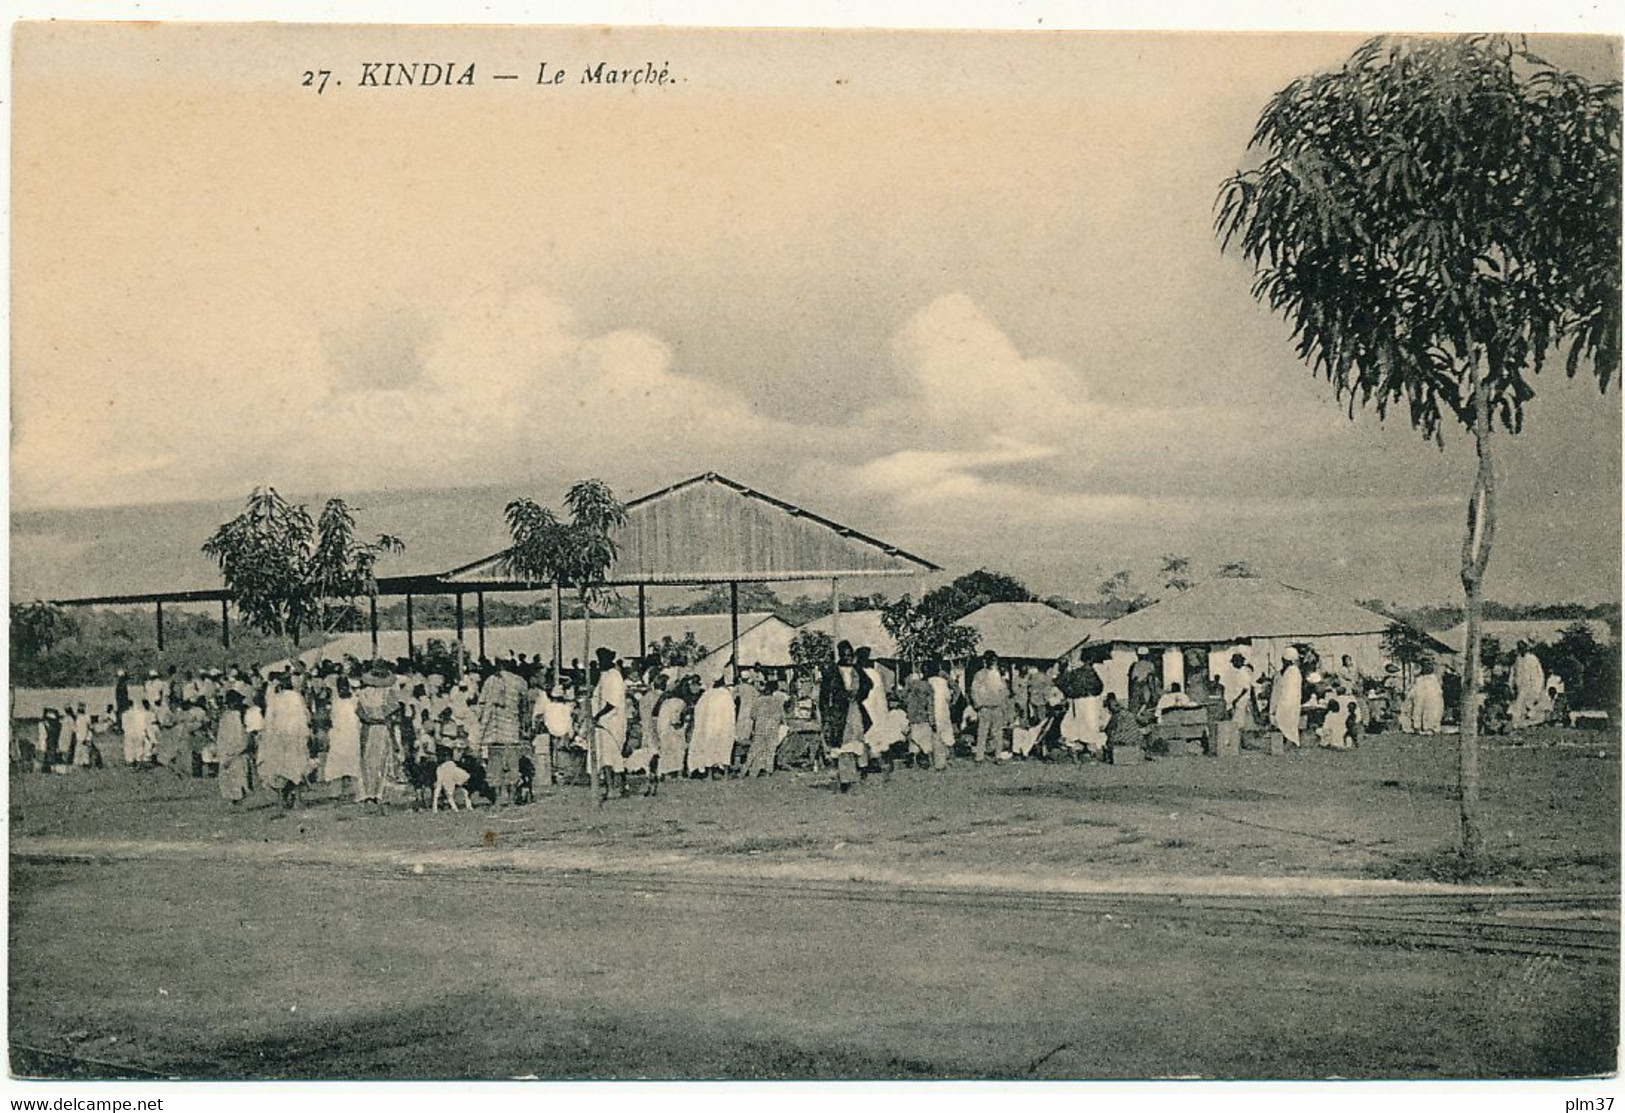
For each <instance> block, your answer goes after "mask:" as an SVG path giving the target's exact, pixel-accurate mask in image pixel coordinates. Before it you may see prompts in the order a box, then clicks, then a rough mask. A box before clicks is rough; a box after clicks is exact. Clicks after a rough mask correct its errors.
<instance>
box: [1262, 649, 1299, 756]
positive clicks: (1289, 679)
mask: <svg viewBox="0 0 1625 1113" xmlns="http://www.w3.org/2000/svg"><path fill="white" fill-rule="evenodd" d="M1302 713H1303V673H1302V672H1300V671H1299V669H1298V651H1297V650H1296V649H1291V648H1288V649H1285V650H1283V651H1282V652H1281V671H1280V673H1279V674H1278V675H1277V676H1276V678H1275V686H1274V687H1273V688H1271V689H1270V722H1271V723H1272V724H1273V725H1274V726H1275V729H1276V730H1278V731H1280V732H1281V734H1282V735H1283V736H1284V737H1285V738H1286V740H1287V742H1288V743H1289V744H1291V745H1293V746H1301V745H1302V744H1303V743H1302V741H1301V740H1300V739H1299V733H1298V732H1299V726H1300V724H1299V718H1300V716H1301V715H1302Z"/></svg>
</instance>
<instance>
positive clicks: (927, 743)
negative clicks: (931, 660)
mask: <svg viewBox="0 0 1625 1113" xmlns="http://www.w3.org/2000/svg"><path fill="white" fill-rule="evenodd" d="M930 669H931V667H930V666H927V668H926V669H919V668H916V669H915V670H914V671H913V672H911V673H910V674H909V677H908V680H907V682H906V683H904V685H903V713H904V714H905V715H907V716H908V740H909V749H910V750H912V751H913V753H914V756H915V761H916V762H918V761H919V759H920V758H926V759H928V760H929V761H930V762H931V765H932V768H936V769H940V768H941V765H940V764H939V762H940V757H939V753H940V750H941V747H940V745H939V744H938V742H937V740H936V716H935V715H934V713H933V712H934V708H933V706H932V704H933V702H934V699H933V694H932V691H931V682H930V681H929V680H928V679H926V672H927V671H930Z"/></svg>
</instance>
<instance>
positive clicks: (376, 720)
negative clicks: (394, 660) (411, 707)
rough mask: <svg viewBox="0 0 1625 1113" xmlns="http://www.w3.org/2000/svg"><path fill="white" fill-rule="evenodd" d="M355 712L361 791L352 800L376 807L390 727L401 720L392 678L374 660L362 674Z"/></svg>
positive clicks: (379, 800) (386, 760)
mask: <svg viewBox="0 0 1625 1113" xmlns="http://www.w3.org/2000/svg"><path fill="white" fill-rule="evenodd" d="M355 711H356V717H357V718H358V719H360V720H361V789H360V791H359V792H358V793H357V794H356V799H357V800H359V801H361V802H362V803H371V804H372V805H374V806H375V807H377V806H380V805H382V803H383V791H384V778H385V776H386V775H387V773H388V770H389V765H390V762H389V757H390V754H391V751H392V750H393V749H394V746H395V739H394V734H393V732H392V730H391V727H392V726H393V725H394V724H396V723H398V722H399V721H400V719H401V717H402V712H401V694H400V692H399V691H398V690H397V689H396V687H395V677H394V676H393V675H391V673H390V671H389V669H388V667H387V666H386V665H385V664H384V663H383V662H382V661H374V662H373V663H372V665H371V666H370V667H368V669H367V671H366V672H365V673H363V674H362V676H361V691H359V692H357V693H356V698H355Z"/></svg>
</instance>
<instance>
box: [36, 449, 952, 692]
mask: <svg viewBox="0 0 1625 1113" xmlns="http://www.w3.org/2000/svg"><path fill="white" fill-rule="evenodd" d="M626 512H627V516H626V523H625V525H624V526H622V527H621V528H620V529H618V530H617V531H616V532H615V534H614V540H615V544H616V548H617V557H616V560H615V562H614V564H613V566H612V567H611V568H610V570H609V573H608V576H607V577H606V583H607V585H608V586H611V587H635V588H636V589H637V598H638V617H637V620H636V621H637V634H638V636H637V641H636V646H637V649H638V653H639V654H640V655H641V654H643V653H644V652H645V651H646V649H647V646H648V644H649V642H648V621H649V620H648V617H647V607H646V604H645V599H644V590H645V588H646V587H649V586H683V585H707V584H724V583H725V584H729V585H731V587H732V591H731V593H730V594H731V597H732V598H731V602H732V606H731V607H730V623H729V631H728V637H727V644H729V645H732V646H738V645H739V644H740V625H739V585H740V584H741V583H773V582H790V581H809V580H813V581H816V580H827V581H828V582H829V584H830V594H831V597H832V599H833V600H834V601H835V605H836V606H837V607H838V606H839V599H840V596H839V585H840V581H841V580H843V579H853V578H861V579H867V578H870V577H887V576H913V575H918V574H920V573H922V572H936V571H940V569H939V568H938V567H937V565H935V564H933V563H931V562H930V561H928V560H925V559H924V558H922V557H918V556H915V555H914V554H913V553H910V552H907V551H905V550H903V549H901V548H899V547H897V546H896V545H893V544H891V543H889V542H886V541H882V540H880V539H878V538H875V537H872V536H870V535H868V534H865V533H861V532H859V531H858V530H856V529H853V528H852V527H850V526H846V525H842V524H841V523H839V522H835V521H832V520H830V519H829V518H825V517H823V516H822V515H819V514H815V513H813V512H812V511H810V510H807V509H804V508H802V507H799V506H796V505H795V504H793V503H789V502H786V501H784V500H783V499H779V498H774V497H773V496H772V495H767V494H764V493H762V492H761V491H757V490H755V489H753V488H751V487H747V486H745V485H744V484H743V483H739V482H736V481H734V480H732V479H728V478H726V477H724V476H721V475H718V474H717V473H716V472H706V473H704V474H703V475H697V476H694V477H693V478H690V479H686V480H684V481H682V482H681V483H675V484H673V485H671V486H669V487H664V488H662V489H660V490H658V491H655V492H652V493H650V494H647V495H643V496H642V497H640V498H636V499H633V500H632V501H631V502H629V503H627V504H626ZM408 540H409V541H410V539H408ZM506 556H507V552H506V550H504V551H503V552H498V553H493V554H491V555H489V556H485V557H481V558H480V559H479V560H475V561H471V562H470V563H467V564H464V565H461V566H459V567H456V568H453V569H450V570H449V571H446V572H440V573H432V574H423V575H412V576H381V577H379V579H378V583H377V595H379V596H404V597H405V599H406V630H405V631H404V634H405V639H404V642H405V648H406V650H407V652H408V653H409V652H411V650H412V648H413V647H414V646H415V644H416V640H417V630H416V627H415V623H414V621H413V618H414V616H413V610H412V601H413V599H414V598H415V597H416V596H419V595H450V596H453V597H454V598H455V601H456V610H455V614H456V628H455V630H454V631H450V633H451V634H452V635H453V638H454V640H456V641H457V642H459V643H461V644H466V642H465V622H464V599H465V598H466V597H468V596H473V598H474V604H475V614H474V622H475V629H476V634H477V639H478V640H477V642H476V644H475V646H474V647H472V648H474V649H475V651H476V652H477V654H478V655H479V656H486V655H488V651H489V649H490V647H489V646H488V645H487V643H486V642H487V640H486V624H485V596H486V594H487V593H490V592H530V591H538V590H544V589H549V588H551V589H552V590H553V593H554V606H553V614H554V619H553V622H554V629H553V637H552V638H551V639H550V640H549V643H548V644H549V648H550V649H552V648H553V647H558V648H559V650H562V647H563V646H564V644H565V638H564V635H563V631H562V629H561V628H560V627H561V625H562V623H563V607H562V606H561V605H560V599H559V597H560V595H561V593H562V590H563V589H564V588H566V587H569V586H570V585H567V584H564V585H561V584H546V583H534V582H529V581H525V580H522V579H518V578H515V577H513V576H510V575H509V574H508V573H507V571H506V569H505V568H504V563H505V558H506ZM57 602H59V603H60V604H62V605H65V606H94V605H104V604H105V605H129V604H151V605H153V607H154V611H155V617H156V629H157V641H158V648H159V650H160V651H162V650H163V648H164V604H165V603H219V605H220V634H221V639H222V640H223V641H224V642H225V643H226V644H227V645H229V644H230V631H231V626H230V617H231V612H230V593H229V592H228V591H227V590H226V589H225V588H224V587H220V588H207V589H199V590H191V591H155V592H151V593H145V594H136V595H121V596H104V597H96V598H80V599H62V600H58V601H57ZM596 625H597V620H595V626H596ZM369 627H370V629H369V631H368V649H369V652H371V653H374V654H376V653H377V652H378V643H379V631H378V610H377V599H376V597H374V598H373V599H372V600H371V607H370V615H369ZM505 636H506V635H505ZM734 656H735V658H736V659H735V660H734V661H733V662H732V664H733V665H734V666H735V667H736V668H737V666H738V664H739V662H738V660H737V654H735V655H734Z"/></svg>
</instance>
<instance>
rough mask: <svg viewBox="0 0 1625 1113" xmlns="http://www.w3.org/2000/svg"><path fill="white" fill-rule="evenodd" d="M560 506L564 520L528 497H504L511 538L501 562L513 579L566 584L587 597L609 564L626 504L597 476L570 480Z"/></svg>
mask: <svg viewBox="0 0 1625 1113" xmlns="http://www.w3.org/2000/svg"><path fill="white" fill-rule="evenodd" d="M564 505H565V508H566V509H567V510H568V511H569V515H570V517H569V519H568V520H564V519H561V518H560V517H559V515H557V514H556V513H554V512H553V511H552V510H550V509H549V508H547V507H545V506H542V505H540V504H539V503H537V502H535V501H534V500H532V499H528V498H519V499H514V500H513V501H511V502H509V503H508V505H507V507H506V509H505V511H504V516H505V517H506V519H507V523H508V536H509V540H510V542H511V543H510V545H509V547H508V551H507V552H506V553H504V554H503V557H502V567H503V570H504V572H506V573H507V574H508V575H510V576H513V577H515V578H518V579H522V580H529V581H531V582H533V583H536V584H538V585H540V584H559V585H568V586H570V587H573V588H575V589H576V591H577V592H578V593H579V594H580V595H581V597H582V598H583V599H590V598H592V597H594V596H595V595H596V594H597V593H598V592H599V591H600V590H601V588H602V584H603V581H604V578H605V577H606V576H607V575H608V574H609V570H610V568H611V567H612V566H613V565H614V564H615V558H616V556H617V555H618V552H617V549H616V545H615V531H616V530H617V529H619V528H620V527H621V526H623V525H625V524H626V507H625V506H624V505H622V504H621V502H620V501H619V500H618V499H616V497H615V493H614V492H613V491H612V490H610V488H609V486H608V484H606V483H604V481H603V480H601V479H583V480H581V481H580V482H578V483H575V484H573V485H572V486H571V487H570V489H569V490H568V491H567V492H565V495H564Z"/></svg>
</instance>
